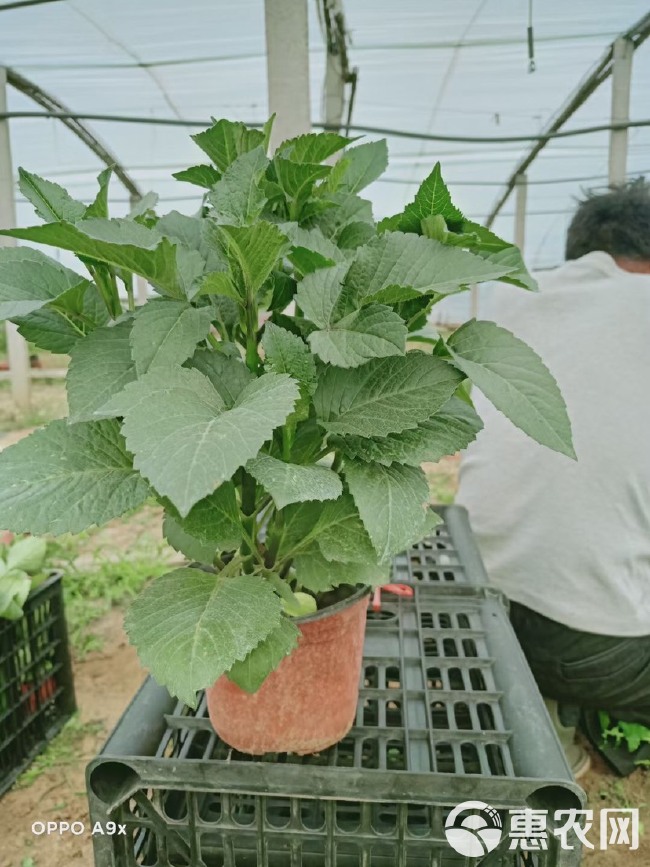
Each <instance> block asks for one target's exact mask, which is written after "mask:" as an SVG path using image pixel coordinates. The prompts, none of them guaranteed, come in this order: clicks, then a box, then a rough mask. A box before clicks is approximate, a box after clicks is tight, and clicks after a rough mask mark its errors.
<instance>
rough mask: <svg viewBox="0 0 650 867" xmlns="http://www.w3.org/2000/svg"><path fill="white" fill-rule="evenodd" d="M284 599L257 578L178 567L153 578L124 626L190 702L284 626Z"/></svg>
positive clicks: (145, 657)
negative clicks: (282, 606) (230, 575)
mask: <svg viewBox="0 0 650 867" xmlns="http://www.w3.org/2000/svg"><path fill="white" fill-rule="evenodd" d="M281 616H282V615H281V610H280V599H279V598H278V596H276V594H275V593H274V592H273V588H272V587H271V585H270V584H269V583H268V582H267V581H265V580H264V579H262V578H259V577H257V576H255V575H240V576H237V577H232V578H231V577H224V576H221V575H213V574H210V573H205V572H203V571H202V570H200V569H175V570H174V571H173V572H169V573H168V574H167V575H163V576H162V578H157V579H156V580H155V581H152V582H151V584H149V586H148V587H146V588H145V590H144V591H143V592H142V594H141V595H140V596H139V597H138V598H137V599H136V600H135V602H134V603H133V604H132V605H131V607H130V609H129V610H128V612H127V615H126V618H125V628H126V631H127V634H128V636H129V639H130V640H131V642H132V644H134V645H135V647H136V648H137V651H138V655H139V657H140V660H141V662H142V664H143V665H144V666H145V667H146V668H148V669H149V671H151V673H152V674H153V676H154V677H155V678H156V680H157V681H158V683H160V684H161V685H162V686H165V687H167V689H168V690H169V692H170V693H171V694H172V695H175V696H177V697H178V698H179V699H181V700H182V701H184V702H185V703H186V704H188V705H190V706H191V707H195V706H196V693H197V692H198V691H199V690H201V689H204V688H205V687H207V686H212V684H213V683H214V682H215V681H216V680H218V678H219V677H221V675H222V674H224V672H226V671H228V670H229V669H230V668H232V666H233V664H234V663H235V662H237V661H239V660H242V659H245V658H246V656H247V655H248V654H249V653H250V651H251V650H252V649H253V648H254V647H257V645H258V644H259V643H260V642H261V641H264V639H265V638H266V637H267V636H268V635H269V634H270V633H271V632H272V631H273V630H274V629H276V628H277V626H278V625H279V623H280V618H281Z"/></svg>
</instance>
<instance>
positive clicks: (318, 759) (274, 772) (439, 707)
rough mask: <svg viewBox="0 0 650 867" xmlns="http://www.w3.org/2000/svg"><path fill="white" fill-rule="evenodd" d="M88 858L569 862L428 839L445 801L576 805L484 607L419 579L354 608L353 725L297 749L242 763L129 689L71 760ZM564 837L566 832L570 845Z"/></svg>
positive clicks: (540, 715) (201, 717)
mask: <svg viewBox="0 0 650 867" xmlns="http://www.w3.org/2000/svg"><path fill="white" fill-rule="evenodd" d="M87 786H88V795H89V804H90V815H91V820H92V821H93V822H96V821H100V822H104V823H105V822H108V821H113V822H116V823H119V824H123V825H125V826H126V829H127V834H126V836H124V835H117V836H113V837H109V836H105V837H104V836H96V837H94V838H93V839H94V845H95V864H96V865H97V867H134V865H139V867H181V865H183V867H185V865H188V867H189V865H191V867H461V865H467V867H469V865H471V867H476V865H477V864H478V863H481V864H482V865H484V867H488V865H490V867H524V865H526V867H552V865H553V867H554V865H557V867H569V865H571V867H574V865H577V864H578V863H579V859H580V853H579V851H578V850H577V849H576V850H575V851H564V850H560V848H559V846H558V844H557V841H556V840H555V838H554V837H553V836H552V835H549V848H548V850H547V851H542V852H539V853H532V852H528V853H525V854H524V853H521V852H511V851H509V850H508V844H509V840H508V839H507V838H504V840H503V841H502V844H501V845H500V846H499V848H498V849H497V850H495V851H494V852H492V853H491V854H490V855H489V856H487V857H486V858H484V859H483V860H482V861H481V862H478V861H476V860H475V859H469V858H466V857H464V856H461V855H458V854H456V853H455V852H454V851H453V850H452V849H451V848H450V847H449V844H448V843H447V841H446V839H445V836H444V821H445V818H446V817H447V816H448V815H449V813H450V811H451V810H452V809H453V808H454V807H455V806H457V805H458V804H460V803H462V802H465V801H467V800H476V799H478V800H481V801H484V802H486V803H487V804H490V805H492V806H494V807H495V808H497V809H498V810H499V811H500V812H501V813H502V819H503V821H504V823H506V824H507V822H508V810H509V809H517V808H525V807H532V808H535V809H548V810H549V811H551V814H552V812H553V811H554V810H556V809H570V808H576V809H580V808H581V807H584V795H583V793H582V791H581V790H580V789H579V788H578V787H577V786H576V785H575V784H574V783H573V782H572V779H571V774H570V771H569V768H568V766H567V764H566V761H565V758H564V754H563V752H562V749H561V747H560V745H559V743H558V741H557V738H556V736H555V733H554V731H553V729H552V726H551V723H550V720H549V718H548V716H547V714H546V711H545V708H544V704H543V702H542V699H541V696H540V695H539V693H538V691H537V688H536V686H535V683H534V681H533V679H532V676H531V674H530V671H529V669H528V667H527V665H526V661H525V659H524V657H523V654H522V652H521V650H520V648H519V645H518V643H517V641H516V638H515V636H514V633H513V632H512V629H511V627H510V624H509V621H508V619H507V614H506V612H505V609H504V608H503V606H502V605H501V604H500V602H499V600H498V599H496V598H492V597H490V596H489V595H488V596H484V595H482V594H474V595H462V596H457V597H454V596H451V595H444V596H440V595H437V594H433V593H429V592H426V591H424V590H421V589H420V588H418V589H416V592H415V595H414V597H413V598H403V597H400V598H398V599H395V600H391V601H390V602H388V603H387V604H385V605H384V608H383V609H382V611H381V613H379V614H372V615H371V616H370V620H369V623H368V629H367V633H366V646H365V653H364V661H363V673H362V683H361V694H360V699H359V706H358V711H357V718H356V722H355V725H354V727H353V729H352V730H351V732H350V733H349V734H348V736H347V737H345V738H344V739H343V740H342V741H341V742H340V743H339V744H337V745H336V746H334V747H332V748H330V749H328V750H326V751H323V752H321V753H319V754H316V755H311V756H296V755H291V754H277V755H267V756H262V757H251V756H246V755H243V754H240V753H237V752H236V751H234V750H231V749H230V748H229V747H228V746H227V745H226V744H225V743H224V742H222V741H221V740H220V739H219V738H218V737H217V735H216V734H215V733H214V731H213V730H212V728H211V726H210V723H209V721H208V719H207V712H206V706H205V700H204V699H202V700H201V702H200V704H199V707H198V710H197V711H196V712H195V711H193V710H191V709H189V708H187V707H186V706H184V705H182V704H177V703H175V702H173V701H172V700H171V699H170V698H169V696H168V695H167V693H166V692H165V690H163V689H161V688H160V687H158V686H157V685H156V684H155V683H154V682H153V681H151V680H148V681H146V682H145V684H144V686H143V688H142V689H141V691H140V693H139V694H138V695H137V696H136V698H135V699H134V701H133V702H132V704H131V705H130V707H129V708H128V709H127V711H126V713H125V714H124V716H123V717H122V719H121V721H120V723H119V724H118V726H117V728H116V729H115V731H114V733H113V734H112V736H111V737H110V739H109V740H108V742H107V743H106V745H105V747H104V749H103V751H102V753H101V754H100V756H98V757H97V758H96V759H94V760H93V761H92V762H91V764H90V765H89V766H88V770H87ZM575 845H576V846H577V845H578V844H577V843H576V844H575Z"/></svg>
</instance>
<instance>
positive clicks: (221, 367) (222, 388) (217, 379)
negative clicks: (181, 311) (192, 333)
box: [185, 349, 289, 409]
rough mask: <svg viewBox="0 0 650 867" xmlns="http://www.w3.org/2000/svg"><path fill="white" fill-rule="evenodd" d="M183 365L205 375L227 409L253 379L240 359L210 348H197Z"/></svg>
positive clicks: (281, 371)
mask: <svg viewBox="0 0 650 867" xmlns="http://www.w3.org/2000/svg"><path fill="white" fill-rule="evenodd" d="M185 367H194V368H195V369H196V370H198V371H199V372H200V373H202V374H203V375H204V376H207V378H208V379H209V380H210V382H211V383H212V385H213V386H214V387H215V388H216V390H217V391H218V392H219V395H220V397H221V399H222V400H223V402H224V404H225V405H226V407H227V408H228V409H230V407H232V406H234V404H235V401H236V400H237V398H238V397H239V395H240V394H241V393H242V391H243V390H244V389H245V388H246V386H247V385H248V383H249V382H251V380H252V379H253V374H252V373H251V372H250V370H249V369H248V368H247V367H246V365H245V364H244V363H243V362H242V361H241V359H239V358H231V357H229V356H227V355H224V354H223V353H221V352H215V351H214V350H212V349H197V351H196V352H195V353H194V355H193V356H192V358H191V359H190V360H189V361H188V362H187V363H186V364H185ZM288 372H289V371H283V370H278V371H276V373H288Z"/></svg>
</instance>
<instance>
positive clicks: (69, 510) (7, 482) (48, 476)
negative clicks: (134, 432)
mask: <svg viewBox="0 0 650 867" xmlns="http://www.w3.org/2000/svg"><path fill="white" fill-rule="evenodd" d="M150 493H151V492H150V490H149V486H148V485H147V484H146V482H145V481H144V480H143V479H142V478H141V477H140V475H139V474H138V473H137V472H136V471H135V470H134V469H133V464H132V459H131V455H129V454H128V452H127V451H126V447H125V444H124V439H123V437H122V436H121V434H120V430H119V425H118V424H117V422H115V421H101V422H83V423H81V424H75V425H68V424H67V423H66V421H65V420H61V421H54V422H51V423H50V424H49V425H47V427H45V428H42V429H41V430H38V431H36V432H35V433H33V434H31V436H28V437H26V438H25V439H22V440H21V441H20V442H18V443H16V444H15V445H13V446H9V448H6V449H4V450H3V451H2V452H0V499H1V501H2V524H3V526H4V527H6V528H7V529H8V530H12V531H13V532H15V533H35V534H38V533H53V534H55V535H58V534H60V533H80V532H81V531H82V530H86V529H87V528H88V527H91V526H92V525H93V524H98V525H99V524H105V523H106V522H107V521H110V520H111V519H112V518H117V517H119V516H120V515H123V514H124V513H125V512H128V511H129V510H130V509H135V508H136V507H137V506H140V505H142V503H144V501H145V500H146V499H147V498H148V497H149V496H150Z"/></svg>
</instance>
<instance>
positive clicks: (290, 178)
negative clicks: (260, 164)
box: [273, 156, 332, 202]
mask: <svg viewBox="0 0 650 867" xmlns="http://www.w3.org/2000/svg"><path fill="white" fill-rule="evenodd" d="M273 166H274V168H275V173H276V175H277V182H278V185H279V187H280V188H281V189H282V191H283V193H284V194H285V196H286V197H287V199H289V200H290V201H294V202H303V201H304V200H305V199H306V198H307V196H309V194H310V193H311V191H312V189H313V187H314V184H315V183H316V181H318V180H320V179H321V178H324V177H326V176H327V175H328V174H329V173H330V172H331V171H332V167H331V166H321V165H319V164H314V163H294V162H292V161H291V160H285V159H282V157H279V156H276V157H275V159H274V160H273Z"/></svg>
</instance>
